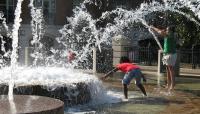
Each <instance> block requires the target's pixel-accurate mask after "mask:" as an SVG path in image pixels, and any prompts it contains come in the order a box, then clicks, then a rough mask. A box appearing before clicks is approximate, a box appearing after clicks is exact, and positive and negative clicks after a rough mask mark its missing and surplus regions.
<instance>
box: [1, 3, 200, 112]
mask: <svg viewBox="0 0 200 114" xmlns="http://www.w3.org/2000/svg"><path fill="white" fill-rule="evenodd" d="M97 1H98V0H97ZM22 2H23V0H18V2H17V7H16V10H15V20H14V25H13V29H12V31H9V27H8V26H7V25H6V23H5V22H6V21H5V18H3V13H1V15H0V20H2V24H3V26H4V28H5V31H6V32H7V36H10V37H11V38H12V52H11V53H10V52H9V51H8V52H6V51H4V48H1V49H2V51H4V54H3V55H2V56H3V57H7V56H8V57H10V58H11V65H10V66H9V67H7V66H6V65H2V67H3V68H2V69H1V70H0V74H1V76H2V77H1V79H0V94H8V96H4V95H2V96H1V98H0V99H1V100H0V106H3V104H6V108H4V112H5V113H10V112H11V113H29V112H32V111H34V110H36V109H35V108H33V109H29V108H26V107H25V109H24V112H19V110H20V109H21V108H22V107H21V106H22V105H20V104H17V102H18V101H23V102H24V104H26V103H27V104H28V105H32V104H31V103H30V102H37V103H38V102H44V103H46V101H45V100H49V99H47V98H46V97H39V96H48V97H53V98H57V99H60V100H62V101H64V102H65V106H71V105H76V104H85V103H88V102H92V101H95V100H97V99H98V100H99V99H101V98H102V97H108V96H107V95H106V92H105V91H104V89H103V90H102V88H103V87H102V84H101V82H100V81H99V80H98V78H96V77H95V76H93V75H89V74H86V73H80V70H77V69H74V68H79V66H81V65H83V64H87V65H90V64H89V63H90V61H88V60H89V55H91V54H92V49H93V48H94V47H97V48H98V49H99V50H100V51H101V45H102V44H104V45H107V46H110V45H111V44H112V38H113V37H114V36H116V35H120V34H124V31H123V30H124V29H125V28H129V26H130V25H131V24H134V23H141V24H142V25H143V27H144V28H146V29H147V30H148V31H149V33H151V34H152V36H153V37H154V39H155V41H156V42H157V44H158V47H159V48H160V49H161V50H162V46H161V44H160V42H159V40H158V39H157V37H156V35H155V34H154V33H153V32H152V31H151V29H149V23H148V22H147V21H146V18H147V16H148V15H149V14H151V13H153V12H166V11H171V12H176V13H179V14H180V15H184V16H185V17H186V18H188V19H189V20H191V21H193V22H195V23H196V24H197V25H200V23H199V22H198V21H196V20H195V18H192V17H191V16H190V15H188V14H186V13H184V12H182V11H180V10H179V9H181V8H183V7H187V8H190V9H191V10H192V11H193V12H194V13H195V14H197V16H198V17H199V18H200V12H199V10H198V8H199V5H198V3H199V2H198V1H196V2H197V3H196V4H195V3H194V2H195V1H194V2H187V1H186V0H181V1H176V0H175V1H173V2H172V1H168V0H165V1H164V2H163V3H159V2H156V1H153V2H151V3H142V4H141V5H140V8H138V9H136V10H127V9H123V8H117V9H115V10H112V11H106V12H104V13H102V15H101V16H100V17H99V18H97V19H93V17H92V16H91V14H90V13H89V12H88V11H87V7H86V5H85V4H87V5H88V4H89V5H90V4H92V5H95V6H98V5H99V4H96V2H94V1H93V0H85V1H84V2H83V4H81V6H80V7H76V8H75V9H74V10H73V11H74V15H73V16H72V17H68V18H67V20H68V22H69V23H68V24H66V25H64V26H63V28H62V29H60V31H59V32H60V34H61V36H60V37H57V38H56V41H57V43H58V45H57V47H53V48H51V49H49V50H48V51H50V54H44V53H43V52H45V51H44V50H43V48H44V46H45V45H44V44H42V43H41V41H42V38H43V35H44V23H43V21H44V18H43V12H42V10H41V8H39V7H38V8H37V7H34V5H33V0H30V4H29V7H30V8H31V17H32V21H31V28H32V35H33V40H32V41H31V44H32V45H33V48H32V49H33V53H32V54H31V56H32V58H33V64H32V65H31V66H20V65H18V63H17V58H18V54H17V50H18V47H19V46H18V40H19V37H18V36H19V35H18V31H19V28H20V22H21V18H20V14H21V4H22ZM98 3H99V2H98ZM100 6H102V5H101V2H100ZM107 19H111V21H112V22H109V21H108V22H107V23H106V24H105V26H104V27H102V26H101V25H100V26H97V25H98V23H101V21H102V20H107ZM0 37H1V39H3V38H2V36H1V35H0ZM86 38H87V39H86ZM116 40H117V39H116ZM82 41H85V42H84V44H83V43H82ZM73 42H76V44H73ZM3 44H4V42H3V40H2V45H3ZM69 50H71V51H73V52H74V53H75V54H76V59H75V60H73V61H72V62H70V63H69V62H67V61H66V60H65V58H66V56H68V51H69ZM3 57H1V58H3ZM2 61H3V59H2ZM41 61H42V63H43V64H41ZM38 65H40V66H38ZM4 66H6V67H4ZM13 93H14V94H15V95H14V96H13ZM32 95H39V96H32ZM8 99H9V100H8ZM104 99H105V98H104ZM35 100H37V101H35ZM105 100H108V99H107V98H106V99H105ZM55 101H56V100H54V99H52V102H55ZM118 101H119V99H118ZM8 102H9V103H8ZM50 102H51V101H50ZM56 102H57V101H56ZM98 102H100V101H98ZM105 102H106V101H102V102H101V103H105ZM48 103H49V102H48ZM57 103H58V104H57ZM57 103H52V105H53V107H54V109H55V110H57V111H58V112H59V111H62V110H63V104H62V102H60V101H58V102H57ZM92 103H94V102H92ZM56 104H57V105H56ZM38 105H41V104H37V105H36V107H37V106H38ZM45 105H47V104H45ZM54 105H56V106H54ZM57 106H58V107H57ZM29 107H30V106H29ZM0 109H1V108H0ZM45 109H46V110H47V111H49V107H46V108H45ZM2 110H3V109H2ZM38 110H39V111H41V109H40V108H39V109H38ZM59 113H62V112H59Z"/></svg>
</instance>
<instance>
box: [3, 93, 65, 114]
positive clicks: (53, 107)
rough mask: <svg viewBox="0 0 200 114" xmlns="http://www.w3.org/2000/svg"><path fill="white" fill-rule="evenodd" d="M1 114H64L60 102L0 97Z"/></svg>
mask: <svg viewBox="0 0 200 114" xmlns="http://www.w3.org/2000/svg"><path fill="white" fill-rule="evenodd" d="M0 110H1V114H64V103H63V102H62V101H60V100H57V99H53V98H48V97H43V96H33V95H15V96H14V99H13V100H9V99H8V97H7V96H3V95H1V96H0Z"/></svg>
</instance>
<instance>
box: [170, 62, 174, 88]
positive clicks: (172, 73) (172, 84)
mask: <svg viewBox="0 0 200 114" xmlns="http://www.w3.org/2000/svg"><path fill="white" fill-rule="evenodd" d="M169 72H170V75H169V76H170V81H171V85H170V86H169V87H170V88H169V89H170V90H173V89H174V85H175V84H174V69H173V66H169Z"/></svg>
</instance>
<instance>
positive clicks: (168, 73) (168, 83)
mask: <svg viewBox="0 0 200 114" xmlns="http://www.w3.org/2000/svg"><path fill="white" fill-rule="evenodd" d="M166 71H167V85H166V87H167V89H169V88H170V85H171V78H170V69H169V66H166Z"/></svg>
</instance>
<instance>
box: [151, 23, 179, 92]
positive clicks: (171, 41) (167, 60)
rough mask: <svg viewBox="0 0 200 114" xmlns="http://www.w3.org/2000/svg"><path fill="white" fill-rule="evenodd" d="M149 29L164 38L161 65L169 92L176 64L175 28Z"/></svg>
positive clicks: (171, 87) (172, 86)
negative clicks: (165, 72)
mask: <svg viewBox="0 0 200 114" xmlns="http://www.w3.org/2000/svg"><path fill="white" fill-rule="evenodd" d="M151 29H153V30H154V31H156V32H158V33H159V34H160V35H161V36H162V37H163V38H164V50H163V54H164V55H163V58H162V61H163V64H164V65H166V71H167V86H166V87H167V89H168V91H171V90H172V89H174V85H175V82H174V66H175V63H176V58H177V54H176V41H175V37H174V36H175V35H174V34H175V28H174V26H169V27H167V28H165V29H158V28H155V27H153V26H151Z"/></svg>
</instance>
